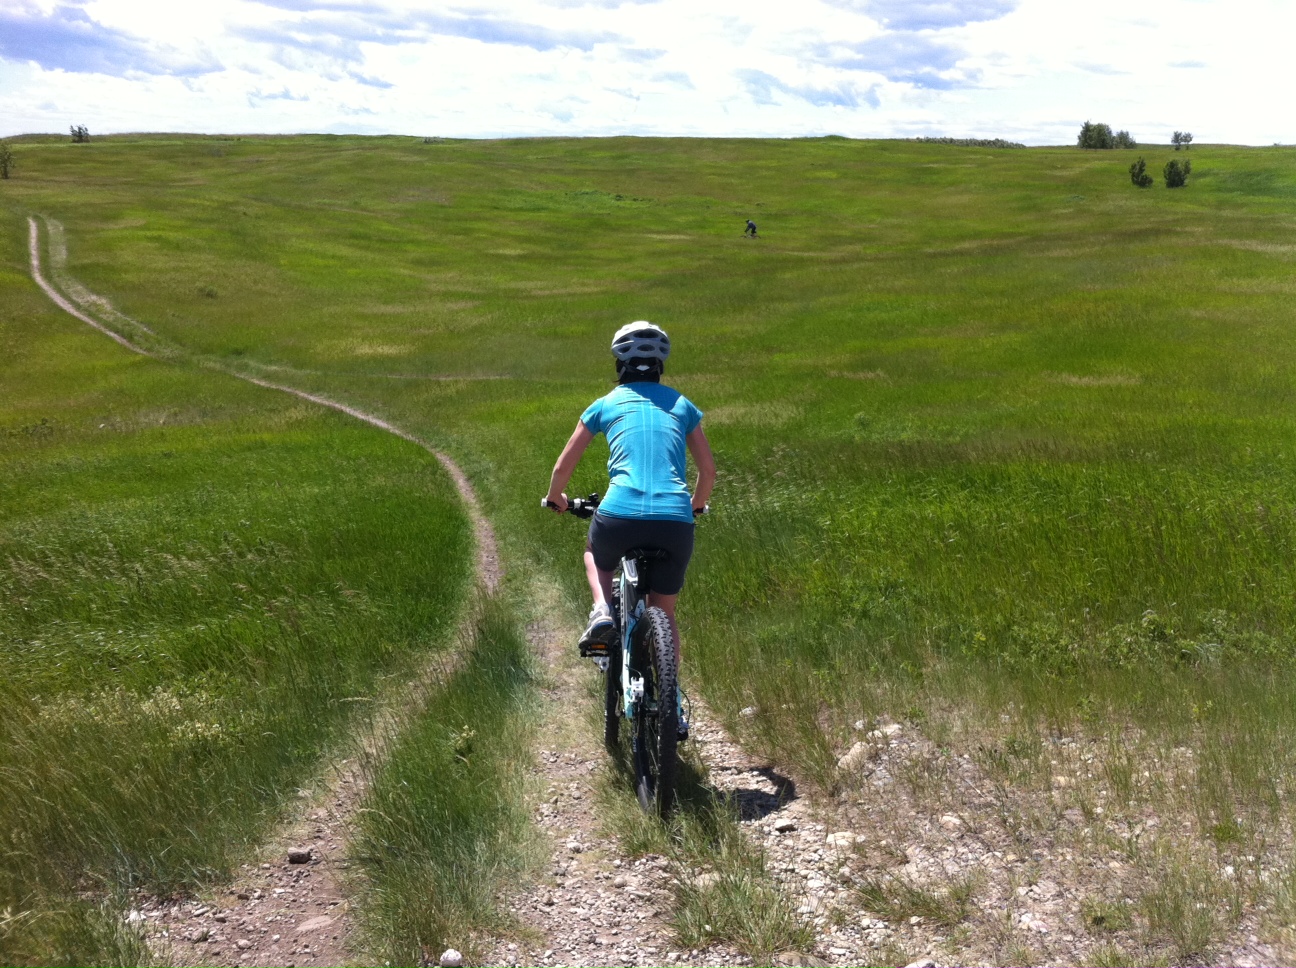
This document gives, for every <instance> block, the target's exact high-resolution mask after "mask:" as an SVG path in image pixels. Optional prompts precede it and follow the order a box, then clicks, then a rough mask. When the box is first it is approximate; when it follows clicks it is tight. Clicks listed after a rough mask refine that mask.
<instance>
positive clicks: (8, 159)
mask: <svg viewBox="0 0 1296 968" xmlns="http://www.w3.org/2000/svg"><path fill="white" fill-rule="evenodd" d="M13 166H14V158H13V152H12V151H11V150H9V146H8V145H0V178H8V177H9V172H11V171H13Z"/></svg>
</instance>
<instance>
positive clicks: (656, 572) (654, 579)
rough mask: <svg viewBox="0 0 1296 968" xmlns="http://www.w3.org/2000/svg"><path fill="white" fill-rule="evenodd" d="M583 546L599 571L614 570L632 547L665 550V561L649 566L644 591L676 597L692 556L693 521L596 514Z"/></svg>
mask: <svg viewBox="0 0 1296 968" xmlns="http://www.w3.org/2000/svg"><path fill="white" fill-rule="evenodd" d="M586 546H587V547H588V548H589V550H590V551H592V552H593V553H594V564H595V565H597V566H598V568H599V570H600V571H613V570H614V569H615V568H616V566H617V565H618V564H620V562H621V558H622V556H623V555H625V553H626V552H627V551H629V550H630V549H632V548H657V549H659V550H661V551H664V552H665V553H666V557H665V558H661V559H656V558H655V559H653V561H652V562H651V563H650V565H649V566H648V585H647V591H650V592H657V593H658V594H661V595H678V594H679V593H680V589H681V588H683V587H684V573H685V572H686V571H688V563H689V559H690V558H692V557H693V522H692V521H645V520H638V519H635V518H614V517H612V516H611V515H609V514H603V513H601V512H599V513H595V515H594V519H593V520H592V521H590V529H589V541H588V543H587V545H586Z"/></svg>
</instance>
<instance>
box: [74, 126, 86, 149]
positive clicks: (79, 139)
mask: <svg viewBox="0 0 1296 968" xmlns="http://www.w3.org/2000/svg"><path fill="white" fill-rule="evenodd" d="M89 140H90V129H89V128H87V127H86V126H85V125H84V124H74V125H72V143H73V144H78V145H79V144H84V143H85V142H87V141H89Z"/></svg>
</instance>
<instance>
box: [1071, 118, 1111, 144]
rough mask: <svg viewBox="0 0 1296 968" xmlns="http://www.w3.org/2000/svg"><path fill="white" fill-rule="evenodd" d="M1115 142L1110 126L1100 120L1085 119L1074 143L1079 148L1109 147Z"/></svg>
mask: <svg viewBox="0 0 1296 968" xmlns="http://www.w3.org/2000/svg"><path fill="white" fill-rule="evenodd" d="M1115 144H1116V136H1115V135H1113V134H1112V129H1111V126H1110V125H1106V124H1103V123H1102V122H1098V123H1094V122H1093V121H1086V122H1085V123H1084V125H1083V126H1082V127H1081V128H1080V136H1079V137H1078V138H1077V139H1076V145H1077V147H1080V148H1111V147H1114V146H1115Z"/></svg>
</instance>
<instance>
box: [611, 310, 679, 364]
mask: <svg viewBox="0 0 1296 968" xmlns="http://www.w3.org/2000/svg"><path fill="white" fill-rule="evenodd" d="M612 355H613V356H615V357H616V358H617V360H619V361H620V362H622V363H627V362H629V361H630V360H658V361H664V360H665V359H666V357H668V356H670V337H669V336H667V335H666V330H664V329H662V328H661V327H660V326H658V325H656V324H654V323H650V322H648V320H646V319H639V320H636V321H635V322H633V323H626V324H625V325H624V326H622V327H621V328H620V329H618V330H617V331H616V335H615V336H613V337H612Z"/></svg>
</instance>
